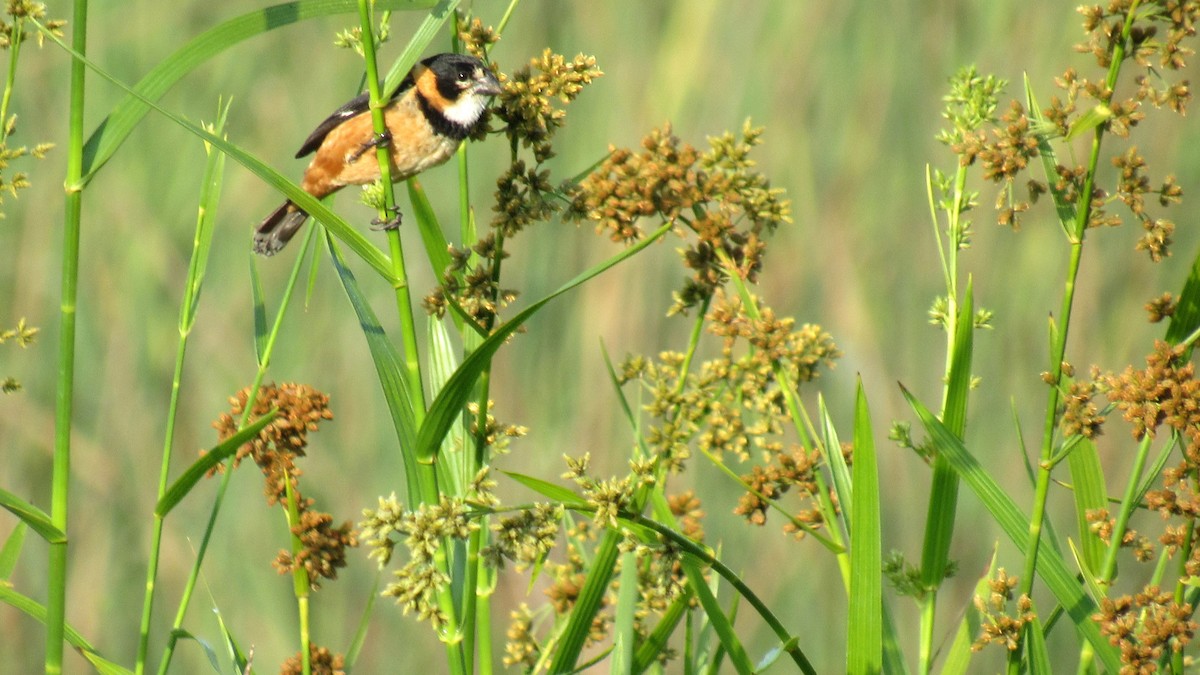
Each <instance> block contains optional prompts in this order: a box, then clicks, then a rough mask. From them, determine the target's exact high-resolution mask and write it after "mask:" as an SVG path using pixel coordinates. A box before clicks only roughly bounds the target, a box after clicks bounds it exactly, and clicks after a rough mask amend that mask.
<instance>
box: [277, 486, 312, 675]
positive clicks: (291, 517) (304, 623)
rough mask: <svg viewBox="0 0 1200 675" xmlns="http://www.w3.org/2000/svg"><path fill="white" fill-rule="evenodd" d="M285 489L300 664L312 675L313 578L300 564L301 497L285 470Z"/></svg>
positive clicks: (308, 674)
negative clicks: (311, 596)
mask: <svg viewBox="0 0 1200 675" xmlns="http://www.w3.org/2000/svg"><path fill="white" fill-rule="evenodd" d="M283 477H284V489H285V491H286V492H287V504H286V511H287V525H288V536H289V539H291V542H292V562H293V568H292V592H293V594H294V595H295V596H296V613H297V615H298V616H299V619H300V664H301V668H302V669H303V672H304V675H312V650H311V649H310V648H309V645H310V644H311V639H310V635H309V623H308V620H309V611H308V608H309V603H308V600H309V593H310V592H311V588H312V580H311V579H310V578H309V576H308V570H307V569H305V568H304V565H301V564H298V561H299V558H300V553H301V551H303V550H304V542H302V541H301V540H300V535H299V534H298V533H297V532H298V530H299V529H300V497H299V495H298V494H297V492H296V490H295V489H294V488H293V487H292V477H291V476H290V475H289V474H288V473H287V471H284V476H283Z"/></svg>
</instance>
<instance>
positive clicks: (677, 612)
mask: <svg viewBox="0 0 1200 675" xmlns="http://www.w3.org/2000/svg"><path fill="white" fill-rule="evenodd" d="M693 597H695V594H694V593H693V591H692V589H691V587H690V586H688V587H686V588H685V590H684V592H683V593H681V594H680V595H679V597H678V598H675V601H674V602H672V603H671V606H670V607H667V611H666V612H663V615H662V618H661V619H659V622H658V624H657V625H655V626H654V630H652V631H650V634H649V635H647V636H646V639H645V640H643V641H642V643H641V644H640V645H638V648H637V652H635V653H634V655H633V667H632V668H630V672H632V673H643V672H645V671H646V669H648V668H649V667H650V666H652V665H653V664H654V663H656V662H657V661H658V656H659V654H661V653H662V651H663V650H664V649H666V648H667V641H668V640H670V639H671V635H673V634H674V633H675V630H676V629H677V628H678V627H679V622H680V621H682V620H683V617H684V616H686V615H687V609H688V605H689V604H690V603H691V601H692V598H693Z"/></svg>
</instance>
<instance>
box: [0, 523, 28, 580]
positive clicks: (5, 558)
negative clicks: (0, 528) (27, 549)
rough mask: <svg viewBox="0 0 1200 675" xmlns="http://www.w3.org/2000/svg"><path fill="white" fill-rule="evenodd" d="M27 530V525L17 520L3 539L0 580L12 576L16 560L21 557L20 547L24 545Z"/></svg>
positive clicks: (0, 549) (0, 554) (0, 553)
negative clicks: (6, 537) (15, 524)
mask: <svg viewBox="0 0 1200 675" xmlns="http://www.w3.org/2000/svg"><path fill="white" fill-rule="evenodd" d="M27 532H29V526H28V525H26V524H25V523H24V522H19V523H17V526H16V527H14V528H13V531H12V532H10V533H9V535H8V539H5V540H4V548H0V582H3V581H8V580H9V579H10V578H12V573H13V570H14V569H16V567H17V561H18V560H20V558H21V549H22V548H24V546H25V533H27Z"/></svg>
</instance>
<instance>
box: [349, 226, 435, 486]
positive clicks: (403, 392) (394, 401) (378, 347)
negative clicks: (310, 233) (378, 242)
mask: <svg viewBox="0 0 1200 675" xmlns="http://www.w3.org/2000/svg"><path fill="white" fill-rule="evenodd" d="M326 243H327V244H328V245H329V253H330V256H331V257H332V258H333V268H334V269H335V270H336V271H337V274H338V279H340V280H341V282H342V288H343V289H345V291H346V298H347V299H349V300H350V305H351V306H352V307H353V308H354V313H355V314H356V315H357V316H358V325H359V326H360V327H361V328H362V331H363V336H364V337H366V339H367V348H368V349H369V350H370V352H371V361H372V362H374V363H375V373H376V374H377V375H378V376H379V384H380V386H381V387H383V397H384V400H385V401H386V402H387V406H388V412H390V413H391V415H392V425H393V426H394V427H395V429H396V440H397V441H398V443H399V446H400V454H401V457H402V459H403V462H404V480H405V483H406V485H407V489H408V495H407V498H408V503H409V504H410V505H414V504H416V501H417V500H418V499H419V495H420V490H419V488H418V485H417V464H416V456H415V454H414V453H413V451H412V448H414V447H416V439H417V416H416V411H415V410H414V409H413V403H412V400H411V399H410V398H409V396H408V392H409V386H408V375H407V372H406V370H405V367H404V360H403V359H402V358H401V357H400V353H399V352H398V351H396V345H395V344H393V343H392V341H391V340H389V339H388V337H387V333H385V332H384V330H383V326H382V325H381V324H380V323H379V319H378V318H377V317H376V316H375V312H374V310H372V309H371V305H370V304H369V303H368V302H367V299H366V297H365V296H364V295H363V293H362V291H361V290H360V289H359V287H358V280H357V279H356V278H355V277H354V273H353V272H351V271H350V268H349V267H347V266H346V261H345V260H344V259H343V258H342V254H341V252H340V251H339V250H338V248H337V245H336V244H335V243H334V241H333V239H332V238H331V237H326Z"/></svg>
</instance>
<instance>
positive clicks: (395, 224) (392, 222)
mask: <svg viewBox="0 0 1200 675" xmlns="http://www.w3.org/2000/svg"><path fill="white" fill-rule="evenodd" d="M384 210H385V211H386V212H387V213H394V214H396V215H395V216H394V217H392V218H389V219H387V220H382V219H380V218H372V219H371V229H372V230H395V229H399V227H400V222H401V221H402V220H403V219H404V214H403V213H400V207H399V206H393V207H391V208H388V209H384Z"/></svg>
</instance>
